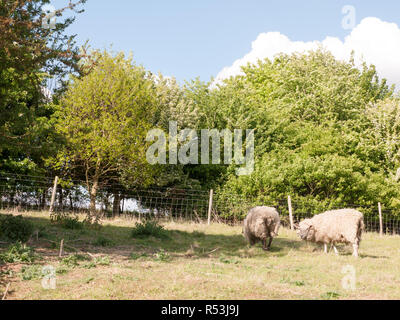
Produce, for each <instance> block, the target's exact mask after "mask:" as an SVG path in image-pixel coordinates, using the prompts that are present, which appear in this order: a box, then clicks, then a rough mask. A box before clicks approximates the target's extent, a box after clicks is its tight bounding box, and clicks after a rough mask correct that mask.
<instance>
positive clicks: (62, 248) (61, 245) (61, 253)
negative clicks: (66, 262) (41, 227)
mask: <svg viewBox="0 0 400 320" xmlns="http://www.w3.org/2000/svg"><path fill="white" fill-rule="evenodd" d="M63 253H64V239H62V240H61V242H60V252H59V253H58V256H59V257H60V258H61V257H62V255H63Z"/></svg>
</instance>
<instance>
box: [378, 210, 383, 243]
mask: <svg viewBox="0 0 400 320" xmlns="http://www.w3.org/2000/svg"><path fill="white" fill-rule="evenodd" d="M378 211H379V235H380V236H381V237H382V236H383V223H382V208H381V203H380V202H378Z"/></svg>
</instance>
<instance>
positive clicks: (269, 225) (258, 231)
mask: <svg viewBox="0 0 400 320" xmlns="http://www.w3.org/2000/svg"><path fill="white" fill-rule="evenodd" d="M279 226H280V219H279V214H278V211H276V209H275V208H272V207H265V206H259V207H255V208H252V209H250V211H249V212H248V214H247V216H246V219H245V220H244V222H243V234H244V237H245V238H246V239H247V241H248V242H249V243H250V245H254V244H255V243H256V242H257V241H260V240H261V241H262V243H263V249H264V250H269V249H270V247H271V243H272V238H273V237H276V236H277V235H278V230H279ZM267 238H269V242H268V246H267Z"/></svg>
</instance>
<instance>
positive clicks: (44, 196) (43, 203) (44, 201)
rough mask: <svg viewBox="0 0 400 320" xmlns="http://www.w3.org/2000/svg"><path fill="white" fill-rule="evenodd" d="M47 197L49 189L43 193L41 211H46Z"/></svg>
mask: <svg viewBox="0 0 400 320" xmlns="http://www.w3.org/2000/svg"><path fill="white" fill-rule="evenodd" d="M46 195H47V189H44V190H43V192H42V196H41V199H40V208H41V210H44V209H45V208H46Z"/></svg>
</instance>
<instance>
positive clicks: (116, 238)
mask: <svg viewBox="0 0 400 320" xmlns="http://www.w3.org/2000/svg"><path fill="white" fill-rule="evenodd" d="M24 216H25V217H27V218H29V219H30V220H31V221H33V222H34V224H35V228H36V229H37V230H38V231H39V237H38V239H36V237H33V239H31V240H30V241H29V242H28V246H30V247H33V248H34V249H35V252H36V254H37V255H38V256H39V258H38V259H36V260H35V261H34V262H32V263H30V264H21V263H7V264H3V265H1V266H0V299H1V296H2V295H3V292H4V290H5V287H6V284H7V283H11V284H10V286H9V291H8V294H7V299H400V236H384V237H379V236H378V235H377V234H372V233H370V234H364V235H363V240H362V242H361V246H360V258H359V259H356V258H354V257H352V256H351V248H350V247H346V246H341V247H340V248H338V249H339V251H340V255H339V256H336V255H335V254H334V253H333V252H331V253H329V254H327V255H326V254H324V253H323V252H322V248H321V247H320V246H318V245H314V244H309V243H306V242H302V241H300V240H299V239H298V238H297V236H296V234H295V232H292V231H290V230H287V229H284V228H281V230H280V234H279V236H278V237H277V238H276V239H274V241H273V243H272V248H271V251H270V252H265V251H263V250H262V249H261V245H260V244H258V245H256V246H255V247H252V248H249V247H248V246H247V245H246V243H245V241H244V238H243V236H242V233H241V232H242V230H241V227H240V226H235V227H232V226H227V225H223V224H212V225H211V226H207V225H206V224H194V223H176V222H175V223H174V222H167V223H164V226H165V228H166V229H167V230H168V238H166V239H158V238H155V237H152V236H151V237H148V238H142V239H136V238H132V237H131V236H130V233H131V230H132V228H133V226H134V225H135V221H131V220H124V219H115V220H113V221H111V220H104V221H102V227H101V228H100V229H98V230H95V229H87V228H83V229H80V230H70V229H65V228H62V227H60V226H58V225H54V224H51V223H50V220H49V218H48V214H45V213H27V214H24ZM61 239H64V242H65V245H66V246H67V247H65V252H64V255H63V257H62V258H59V257H58V252H59V242H60V240H61ZM7 246H8V244H7V243H4V242H2V243H1V244H0V252H4V251H5V250H6V249H7ZM72 247H73V248H72ZM77 249H78V250H79V254H78V255H77V253H76V252H74V251H75V250H77ZM44 265H51V266H53V267H54V270H56V288H55V289H44V288H43V286H42V280H41V268H42V267H43V266H44ZM349 266H350V267H349ZM346 268H347V269H346ZM352 268H354V269H352ZM346 270H354V271H355V289H354V290H352V289H345V288H344V287H343V286H342V279H343V278H344V277H348V274H347V273H345V272H346ZM343 272H344V273H343Z"/></svg>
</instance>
